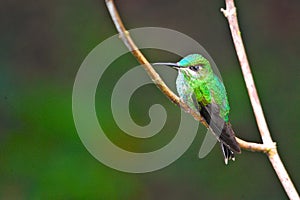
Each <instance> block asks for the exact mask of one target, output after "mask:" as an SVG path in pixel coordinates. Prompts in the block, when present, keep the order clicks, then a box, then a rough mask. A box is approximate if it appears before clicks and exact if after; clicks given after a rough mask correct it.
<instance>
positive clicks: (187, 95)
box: [157, 54, 241, 164]
mask: <svg viewBox="0 0 300 200" xmlns="http://www.w3.org/2000/svg"><path fill="white" fill-rule="evenodd" d="M157 64H164V65H169V66H172V67H174V68H175V69H177V70H178V77H177V79H176V87H177V91H178V94H179V96H180V98H181V99H182V100H183V101H184V102H186V103H187V104H188V105H189V106H190V107H191V108H192V109H195V110H196V111H199V112H200V114H201V115H202V116H203V118H204V119H205V120H206V122H207V123H208V124H209V126H210V127H211V129H212V130H213V132H214V134H215V135H216V136H217V138H218V139H219V141H220V142H221V146H222V150H223V154H224V157H225V163H226V164H227V162H228V160H230V159H233V160H234V152H236V153H240V151H241V150H240V147H239V145H238V143H237V142H236V140H235V135H234V132H233V130H232V128H231V124H230V122H229V116H228V115H229V110H230V107H229V103H228V99H227V94H226V90H225V87H224V85H223V83H222V81H221V80H220V79H219V77H218V76H216V75H215V74H214V72H213V70H212V68H211V66H210V63H209V61H208V60H207V59H206V58H204V57H203V56H202V55H200V54H191V55H188V56H186V57H184V58H183V59H182V60H180V61H179V62H177V63H157Z"/></svg>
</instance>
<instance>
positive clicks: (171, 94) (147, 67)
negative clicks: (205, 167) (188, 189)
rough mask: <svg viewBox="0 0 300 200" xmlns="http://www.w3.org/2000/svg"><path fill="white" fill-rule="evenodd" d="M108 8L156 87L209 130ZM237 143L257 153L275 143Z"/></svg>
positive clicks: (110, 3)
mask: <svg viewBox="0 0 300 200" xmlns="http://www.w3.org/2000/svg"><path fill="white" fill-rule="evenodd" d="M106 6H107V8H108V11H109V13H110V15H111V18H112V20H113V22H114V24H115V26H116V29H117V31H118V32H119V34H120V38H121V39H122V41H123V42H124V44H125V45H126V47H127V48H128V49H129V50H130V51H131V53H132V54H133V56H134V57H135V58H136V59H137V61H138V62H139V63H140V64H142V65H143V67H144V69H145V70H146V72H147V73H148V75H149V76H150V78H151V79H152V81H153V82H154V84H156V86H157V87H158V88H159V89H160V90H161V91H162V92H163V93H164V94H165V95H166V96H167V97H168V98H169V99H170V100H171V101H172V102H174V103H175V104H176V105H178V106H180V107H181V108H182V109H183V110H184V111H185V112H187V113H189V114H191V115H192V116H193V117H194V118H195V120H197V121H199V122H201V123H202V124H203V125H204V126H205V127H206V128H209V126H208V124H207V123H206V121H205V120H204V119H203V118H202V117H201V115H200V114H199V113H198V112H195V111H194V110H193V109H190V108H189V106H188V105H187V104H186V103H185V102H183V101H181V99H180V98H179V97H178V96H177V95H176V94H174V92H172V91H171V90H170V89H169V88H168V86H167V85H166V84H165V83H164V81H163V80H162V79H161V78H160V76H159V74H158V73H157V72H156V71H155V70H154V69H153V67H152V66H151V64H150V63H149V62H148V60H147V59H146V58H145V56H144V55H143V54H142V52H141V51H140V50H139V49H138V48H137V46H136V45H135V43H134V42H133V40H132V38H131V37H130V34H129V32H128V31H127V30H126V28H125V26H124V24H123V22H122V20H121V18H120V15H119V12H118V10H117V8H116V6H115V4H114V1H113V0H106ZM236 139H237V142H238V143H239V145H240V147H241V148H242V149H245V150H249V151H256V152H269V150H270V149H273V146H274V145H273V143H272V144H270V145H265V144H258V143H252V142H246V141H244V140H242V139H239V138H237V137H236Z"/></svg>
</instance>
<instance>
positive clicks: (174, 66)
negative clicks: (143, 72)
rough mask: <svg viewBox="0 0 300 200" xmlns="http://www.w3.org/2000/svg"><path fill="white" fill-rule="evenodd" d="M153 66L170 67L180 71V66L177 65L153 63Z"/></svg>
mask: <svg viewBox="0 0 300 200" xmlns="http://www.w3.org/2000/svg"><path fill="white" fill-rule="evenodd" d="M152 65H153V66H157V65H165V66H168V67H172V68H174V69H179V68H180V66H179V65H178V64H177V63H152Z"/></svg>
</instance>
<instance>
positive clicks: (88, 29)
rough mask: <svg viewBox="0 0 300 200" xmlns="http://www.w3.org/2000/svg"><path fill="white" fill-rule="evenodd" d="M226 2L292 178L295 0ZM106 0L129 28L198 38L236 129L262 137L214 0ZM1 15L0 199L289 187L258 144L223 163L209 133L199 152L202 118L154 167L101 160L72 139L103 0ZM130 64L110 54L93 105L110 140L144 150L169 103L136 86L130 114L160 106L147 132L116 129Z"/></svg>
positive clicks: (208, 194) (178, 195) (173, 121)
mask: <svg viewBox="0 0 300 200" xmlns="http://www.w3.org/2000/svg"><path fill="white" fill-rule="evenodd" d="M236 3H237V7H238V17H239V22H240V27H241V30H242V35H243V39H244V41H245V45H246V48H247V52H248V56H249V60H250V63H251V65H252V71H253V75H254V78H255V81H256V84H257V88H258V91H259V94H260V97H261V102H262V105H263V108H264V111H265V115H266V118H267V121H268V123H269V127H270V130H271V133H272V137H273V139H274V141H276V142H277V144H278V149H279V152H280V155H281V157H282V160H283V161H284V163H285V165H286V168H287V170H288V171H289V173H290V175H291V178H292V179H293V181H294V184H295V186H296V187H297V188H298V189H299V188H300V171H299V169H300V150H299V144H300V134H299V128H300V123H299V118H300V112H299V111H300V109H299V106H298V104H299V102H300V101H299V100H300V95H299V89H300V84H299V78H300V76H299V75H300V73H299V63H298V62H299V53H300V39H299V36H300V24H299V21H300V14H299V8H300V1H298V0H289V1H279V0H266V1H259V2H253V1H237V2H236ZM116 4H117V6H118V8H119V9H120V13H121V16H123V18H124V21H125V25H126V26H127V28H129V29H130V28H136V27H146V26H158V27H165V28H170V29H174V30H177V31H180V32H182V33H185V34H187V35H189V36H191V37H192V38H194V39H195V40H197V41H198V42H199V43H200V44H202V45H203V46H204V47H205V48H206V50H207V51H208V52H209V53H210V55H211V56H212V57H213V58H214V61H215V62H216V64H217V65H218V67H219V70H220V72H221V74H222V77H223V80H224V82H225V85H226V88H227V92H228V94H229V101H230V104H231V115H230V117H231V121H232V124H233V126H234V128H235V130H236V133H237V135H238V136H239V137H241V138H243V139H246V140H249V141H256V142H260V141H261V140H260V136H259V133H258V131H257V127H256V124H255V120H254V116H253V112H252V109H251V106H250V103H249V99H248V96H247V92H246V89H245V84H244V81H243V79H242V74H241V70H240V68H239V64H238V62H237V58H236V55H235V51H234V48H233V44H232V40H231V36H230V33H229V28H228V24H227V21H226V19H225V18H224V16H223V14H222V13H221V12H220V8H222V7H224V2H223V1H221V0H218V1H209V0H198V1H192V0H186V1H183V0H172V1H171V0H164V1H158V0H152V1H149V0H148V1H146V0H139V1H138V0H128V1H116ZM0 15H1V17H0V24H1V38H0V66H1V67H0V199H266V198H268V199H287V197H286V194H285V192H284V190H283V189H282V187H281V185H280V182H279V180H278V178H277V176H276V175H275V173H274V171H273V169H272V167H271V165H270V163H269V161H268V159H267V157H266V156H265V155H263V154H260V153H252V152H247V151H243V153H242V154H241V155H238V156H237V160H236V162H234V163H230V164H229V165H228V166H225V165H224V163H223V158H222V155H221V152H220V149H219V145H216V147H215V148H214V149H213V151H212V152H211V153H210V154H209V155H208V156H207V157H205V158H204V159H198V157H197V154H198V151H199V148H200V145H201V143H202V140H203V137H204V134H203V133H204V132H205V129H204V128H203V127H201V128H200V129H199V131H198V134H197V137H196V139H195V140H194V142H193V144H192V146H191V147H190V148H189V149H188V151H187V152H186V153H185V154H184V155H183V156H182V157H181V158H180V159H178V160H177V161H176V162H174V163H173V164H171V165H170V166H168V167H166V168H164V169H162V170H159V171H155V172H151V173H147V174H127V173H122V172H119V171H116V170H113V169H110V168H108V167H106V166H104V165H103V164H101V163H100V162H98V161H97V160H96V159H95V158H94V157H92V156H91V155H90V154H89V153H88V151H87V150H86V149H85V147H84V146H83V145H82V143H81V141H80V139H79V137H78V135H77V132H76V129H75V126H74V122H73V118H72V109H71V108H72V107H71V105H72V100H71V96H72V87H73V82H74V79H75V76H76V72H77V70H78V68H79V66H80V64H81V62H82V61H83V59H84V58H85V57H86V55H87V54H88V53H89V52H90V51H91V50H92V49H93V48H94V47H95V46H96V45H97V44H99V43H100V42H101V41H103V40H105V39H106V38H108V37H110V36H112V35H114V34H115V33H116V31H115V29H114V25H113V24H112V21H111V19H110V17H109V15H108V12H107V10H106V7H105V4H104V1H79V0H74V1H65V0H60V1H57V0H54V1H33V0H28V1H16V0H11V1H3V2H2V3H1V7H0ZM174 42H176V41H174ZM146 55H148V56H149V58H150V59H153V60H155V61H158V60H160V61H176V60H177V59H179V58H178V57H175V56H174V55H169V54H164V53H161V54H160V53H157V52H156V53H155V52H153V53H152V51H147V52H146ZM135 65H137V62H136V61H135V60H134V59H133V58H132V56H131V55H129V54H128V55H124V56H122V57H121V58H120V59H118V60H117V61H116V62H114V63H113V64H112V65H111V67H110V68H109V69H108V70H107V71H106V72H105V74H104V77H103V79H102V85H101V86H99V88H98V92H97V97H96V102H97V105H96V107H97V111H98V116H102V117H103V118H104V119H103V120H102V121H101V122H100V123H101V125H102V126H103V128H104V129H105V130H106V132H107V134H108V137H109V138H110V139H111V140H113V141H114V143H116V144H118V145H119V146H121V147H123V148H124V149H129V150H134V151H146V150H147V151H148V150H151V149H156V148H159V147H161V146H163V145H164V144H167V143H168V142H169V141H170V140H171V139H172V137H174V133H175V132H176V128H177V126H178V123H179V117H178V115H179V109H178V108H177V107H176V106H175V105H173V104H172V103H170V102H169V101H168V100H167V99H166V98H165V97H164V96H163V95H162V94H161V92H160V91H159V90H158V89H157V88H156V87H155V86H153V85H147V86H144V87H141V88H140V89H139V90H137V91H136V93H135V94H134V96H133V97H132V104H131V105H130V111H131V114H132V117H133V119H134V120H135V121H136V122H137V123H138V124H140V125H146V124H147V123H149V117H148V109H149V107H150V106H151V105H152V104H154V103H161V104H162V105H164V106H165V107H166V109H167V110H168V113H169V118H168V121H167V124H166V126H165V127H164V129H163V130H162V131H161V132H160V133H159V134H158V135H157V136H155V137H153V138H151V139H149V140H141V139H134V138H132V137H129V136H127V135H125V134H124V133H123V132H122V131H121V130H120V129H119V127H117V126H116V123H115V122H114V120H113V118H112V114H111V111H110V94H111V92H112V89H113V86H114V84H115V83H116V81H117V80H118V78H119V77H120V76H121V75H122V74H124V73H126V71H128V70H129V69H131V68H132V67H133V66H135ZM174 79H175V77H174ZM149 94H151V95H149ZM150 98H151V99H150Z"/></svg>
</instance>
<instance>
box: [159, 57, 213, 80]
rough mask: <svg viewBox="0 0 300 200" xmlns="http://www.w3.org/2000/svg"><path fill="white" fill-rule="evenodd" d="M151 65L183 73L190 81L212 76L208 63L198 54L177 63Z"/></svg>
mask: <svg viewBox="0 0 300 200" xmlns="http://www.w3.org/2000/svg"><path fill="white" fill-rule="evenodd" d="M153 65H167V66H170V67H172V68H174V69H177V70H178V71H179V73H183V74H184V75H185V77H186V78H187V79H189V80H190V81H199V80H203V79H204V78H207V77H209V76H210V75H213V71H212V69H211V67H210V64H209V61H208V60H207V59H206V58H204V57H203V56H202V55H200V54H190V55H188V56H186V57H184V58H182V59H181V60H180V61H179V62H177V63H154V64H153Z"/></svg>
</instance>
